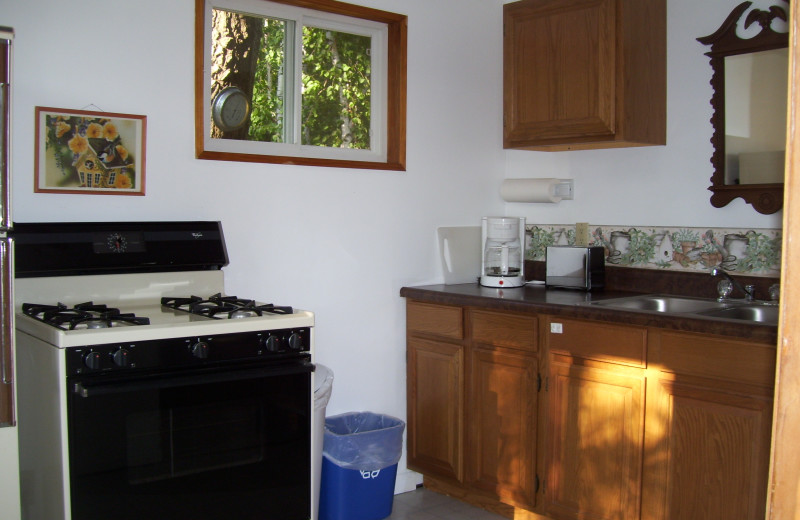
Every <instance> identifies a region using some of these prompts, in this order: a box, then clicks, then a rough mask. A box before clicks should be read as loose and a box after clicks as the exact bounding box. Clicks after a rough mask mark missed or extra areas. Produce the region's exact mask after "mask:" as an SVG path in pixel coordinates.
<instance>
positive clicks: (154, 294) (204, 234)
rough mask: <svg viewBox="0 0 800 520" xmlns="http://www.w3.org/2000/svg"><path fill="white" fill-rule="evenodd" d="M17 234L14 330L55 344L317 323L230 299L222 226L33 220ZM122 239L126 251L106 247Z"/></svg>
mask: <svg viewBox="0 0 800 520" xmlns="http://www.w3.org/2000/svg"><path fill="white" fill-rule="evenodd" d="M15 233H17V234H16V237H15V261H16V266H17V274H16V279H15V291H14V293H15V301H16V302H17V319H16V325H17V330H18V331H20V332H22V333H25V334H29V335H31V336H33V337H36V338H38V339H41V340H43V341H45V342H47V343H49V344H51V345H54V346H56V347H59V348H67V347H74V346H86V345H99V344H104V343H114V342H138V341H145V340H153V339H156V340H157V339H168V338H187V337H198V336H204V337H205V336H211V335H216V334H228V333H239V332H259V331H273V330H277V329H282V330H291V329H296V328H306V327H313V326H314V315H313V313H311V312H309V311H304V310H301V309H296V308H293V307H290V306H279V305H273V304H271V303H262V302H258V301H256V300H253V299H244V298H239V297H237V296H227V295H225V286H224V276H223V272H222V267H223V266H224V265H227V262H228V259H227V252H226V248H225V243H224V238H223V234H222V228H221V226H220V224H219V223H217V222H128V223H31V224H19V225H17V227H16V231H15ZM117 243H125V244H126V247H124V248H113V247H112V248H109V247H107V246H109V244H111V245H115V244H117ZM23 302H25V303H24V304H23Z"/></svg>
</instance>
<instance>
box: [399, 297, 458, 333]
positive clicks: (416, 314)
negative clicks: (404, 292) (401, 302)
mask: <svg viewBox="0 0 800 520" xmlns="http://www.w3.org/2000/svg"><path fill="white" fill-rule="evenodd" d="M406 326H407V327H408V332H410V333H411V332H417V333H422V334H434V335H436V336H442V337H445V338H450V339H463V338H464V318H463V314H462V311H461V307H454V306H452V305H437V304H432V303H420V302H414V301H411V302H408V304H407V305H406Z"/></svg>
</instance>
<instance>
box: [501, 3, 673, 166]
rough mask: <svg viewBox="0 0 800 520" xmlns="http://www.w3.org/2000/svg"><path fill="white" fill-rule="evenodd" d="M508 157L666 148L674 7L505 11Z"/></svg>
mask: <svg viewBox="0 0 800 520" xmlns="http://www.w3.org/2000/svg"><path fill="white" fill-rule="evenodd" d="M503 23H504V35H503V65H504V70H503V97H504V102H503V118H504V124H503V147H504V148H523V149H528V150H549V151H558V150H582V149H596V148H615V147H625V146H645V145H663V144H666V104H667V102H666V77H667V69H666V54H667V53H666V41H667V37H666V0H522V1H520V2H514V3H510V4H505V5H504V6H503Z"/></svg>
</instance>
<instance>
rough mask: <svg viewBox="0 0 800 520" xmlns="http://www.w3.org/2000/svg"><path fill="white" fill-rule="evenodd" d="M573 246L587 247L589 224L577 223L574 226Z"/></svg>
mask: <svg viewBox="0 0 800 520" xmlns="http://www.w3.org/2000/svg"><path fill="white" fill-rule="evenodd" d="M575 245H576V246H588V245H589V223H588V222H578V223H576V224H575Z"/></svg>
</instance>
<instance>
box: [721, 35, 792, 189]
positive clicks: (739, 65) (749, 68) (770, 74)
mask: <svg viewBox="0 0 800 520" xmlns="http://www.w3.org/2000/svg"><path fill="white" fill-rule="evenodd" d="M788 67H789V50H788V49H772V50H768V51H760V52H751V53H748V54H737V55H735V56H727V57H725V184H769V183H781V182H783V169H784V161H785V158H786V154H785V149H786V93H787V89H788V74H787V70H788Z"/></svg>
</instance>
